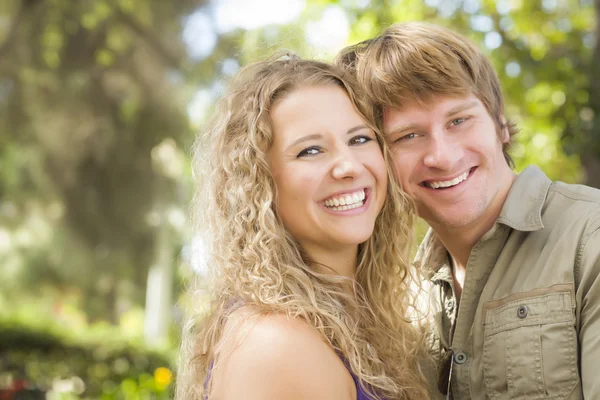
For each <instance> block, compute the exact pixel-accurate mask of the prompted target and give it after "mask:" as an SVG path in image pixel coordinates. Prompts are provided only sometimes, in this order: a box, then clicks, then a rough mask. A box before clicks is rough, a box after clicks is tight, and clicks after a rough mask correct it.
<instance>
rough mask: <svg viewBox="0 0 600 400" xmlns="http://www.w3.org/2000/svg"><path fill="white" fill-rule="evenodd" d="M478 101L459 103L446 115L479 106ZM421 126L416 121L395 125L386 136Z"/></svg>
mask: <svg viewBox="0 0 600 400" xmlns="http://www.w3.org/2000/svg"><path fill="white" fill-rule="evenodd" d="M477 104H478V103H477V101H470V102H468V103H464V104H459V105H458V106H456V107H454V108H451V109H450V110H448V111H447V112H446V114H445V116H446V117H450V116H452V115H455V114H458V113H460V112H462V111H466V110H468V109H470V108H473V107H475V106H477ZM418 127H419V125H418V124H414V123H409V124H404V125H398V126H397V127H395V128H394V129H392V130H390V131H389V132H384V133H385V135H386V136H388V135H392V134H394V133H402V132H405V131H408V130H414V129H417V128H418Z"/></svg>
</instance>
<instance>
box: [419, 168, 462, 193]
mask: <svg viewBox="0 0 600 400" xmlns="http://www.w3.org/2000/svg"><path fill="white" fill-rule="evenodd" d="M468 176H469V171H467V172H465V173H464V174H462V175H461V176H457V177H456V178H454V179H452V180H451V181H438V182H426V183H425V185H426V186H427V187H430V188H433V189H438V188H447V187H450V186H455V185H458V184H459V183H461V182H462V181H464V180H465V179H467V177H468Z"/></svg>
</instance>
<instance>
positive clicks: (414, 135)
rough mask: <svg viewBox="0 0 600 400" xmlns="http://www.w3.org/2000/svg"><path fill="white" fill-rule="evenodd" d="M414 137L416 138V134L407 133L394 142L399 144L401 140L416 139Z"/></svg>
mask: <svg viewBox="0 0 600 400" xmlns="http://www.w3.org/2000/svg"><path fill="white" fill-rule="evenodd" d="M416 137H417V134H416V133H409V134H408V135H404V136H402V137H400V138H398V139H396V142H399V141H401V140H409V139H414V138H416Z"/></svg>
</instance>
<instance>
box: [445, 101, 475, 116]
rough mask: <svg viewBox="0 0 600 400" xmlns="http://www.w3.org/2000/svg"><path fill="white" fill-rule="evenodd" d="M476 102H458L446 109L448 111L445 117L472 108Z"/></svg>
mask: <svg viewBox="0 0 600 400" xmlns="http://www.w3.org/2000/svg"><path fill="white" fill-rule="evenodd" d="M477 104H478V103H477V101H470V102H468V103H464V104H459V105H457V106H456V107H454V108H451V109H450V110H448V112H447V113H446V117H449V116H451V115H454V114H458V113H459V112H462V111H465V110H468V109H470V108H473V107H475V106H476V105H477Z"/></svg>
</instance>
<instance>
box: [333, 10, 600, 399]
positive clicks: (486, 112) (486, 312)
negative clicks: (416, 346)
mask: <svg viewBox="0 0 600 400" xmlns="http://www.w3.org/2000/svg"><path fill="white" fill-rule="evenodd" d="M337 62H338V64H341V65H343V66H344V67H345V68H346V69H347V70H349V71H350V72H352V73H353V74H355V75H356V76H357V77H358V79H359V81H360V82H361V84H362V86H363V88H364V89H365V90H366V91H367V93H368V95H369V96H370V97H371V100H372V102H373V104H374V107H373V112H374V115H373V117H374V119H375V120H376V121H377V123H378V124H379V126H380V128H381V129H382V130H383V132H384V133H385V136H386V140H387V142H388V144H389V146H390V149H391V151H392V155H393V159H394V160H393V161H394V165H395V172H396V177H397V178H398V180H399V181H400V182H401V184H402V187H403V189H404V190H405V191H406V192H407V193H408V194H409V195H410V196H411V197H412V198H413V199H414V201H415V203H416V205H417V209H418V212H419V215H420V216H421V217H422V218H423V219H424V220H425V221H427V223H428V224H429V225H430V227H431V229H430V230H429V232H428V233H427V235H426V237H425V239H424V241H423V243H422V244H421V247H420V249H419V253H418V254H417V259H416V265H417V266H419V267H420V268H421V269H422V271H423V274H424V276H425V279H426V284H425V286H426V287H428V288H429V289H430V293H431V298H432V299H433V301H432V302H433V304H432V312H431V313H430V315H431V318H432V321H433V322H434V324H435V334H434V335H433V339H432V341H431V346H432V352H433V354H434V356H435V358H436V360H437V361H438V362H439V365H438V370H437V376H436V381H437V382H435V385H434V384H433V383H432V387H435V386H437V390H438V391H439V393H437V395H440V396H441V395H446V396H447V397H449V398H454V399H485V398H492V399H508V398H511V399H512V398H536V399H543V398H544V399H545V398H553V399H583V398H585V399H596V398H600V380H598V379H597V374H598V372H597V370H598V368H600V361H599V360H600V278H599V275H600V191H598V190H596V189H592V188H590V187H586V186H582V185H567V184H564V183H562V182H552V181H551V180H550V179H548V177H546V175H545V174H544V173H543V172H542V171H540V170H539V169H538V168H537V167H535V166H530V167H528V168H526V169H525V170H524V171H523V172H521V173H520V174H519V175H517V174H516V173H515V172H513V169H512V166H513V164H512V160H511V158H510V155H509V149H510V145H511V140H512V137H513V136H514V134H515V133H516V129H515V126H514V124H512V123H511V122H510V121H509V120H508V119H507V117H506V116H505V111H504V101H503V98H502V92H501V89H500V84H499V81H498V78H497V76H496V74H495V72H494V69H493V67H492V65H491V63H490V61H489V60H488V59H487V58H486V57H485V56H484V55H483V53H482V52H481V51H479V49H478V48H477V47H476V46H475V45H474V44H473V43H471V42H470V41H468V40H467V39H465V38H464V37H462V36H460V35H457V34H456V33H454V32H452V31H450V30H447V29H445V28H442V27H439V26H435V25H429V24H424V23H414V22H413V23H403V24H396V25H393V26H391V27H389V28H388V29H387V30H386V31H385V32H384V33H383V34H382V35H380V36H378V37H376V38H374V39H371V40H368V41H365V42H362V43H359V44H357V45H355V46H351V47H349V48H347V49H345V50H343V51H342V53H341V54H340V55H339V56H338V59H337ZM432 380H433V379H432Z"/></svg>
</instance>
